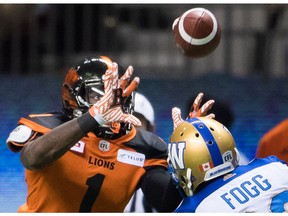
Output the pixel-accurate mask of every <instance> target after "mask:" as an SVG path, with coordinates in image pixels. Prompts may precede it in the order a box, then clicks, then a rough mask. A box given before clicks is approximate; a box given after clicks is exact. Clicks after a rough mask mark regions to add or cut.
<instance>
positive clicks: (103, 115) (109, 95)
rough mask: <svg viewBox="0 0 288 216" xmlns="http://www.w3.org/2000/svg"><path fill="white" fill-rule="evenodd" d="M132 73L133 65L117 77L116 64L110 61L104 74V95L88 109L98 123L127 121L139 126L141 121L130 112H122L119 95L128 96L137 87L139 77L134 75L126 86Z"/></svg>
mask: <svg viewBox="0 0 288 216" xmlns="http://www.w3.org/2000/svg"><path fill="white" fill-rule="evenodd" d="M132 74H133V67H132V66H129V67H128V69H127V70H126V72H125V74H124V75H123V76H122V77H121V78H120V79H118V64H117V63H116V62H113V63H112V68H111V69H108V70H107V71H106V73H105V75H104V78H103V81H104V92H105V93H104V95H103V97H102V98H101V99H100V100H99V101H98V102H97V103H95V104H94V105H93V106H92V107H91V108H90V109H89V113H90V115H91V116H92V117H93V118H94V119H95V120H96V121H97V122H98V123H99V124H100V125H106V124H108V123H112V122H127V123H131V124H133V125H135V126H141V121H140V120H139V119H138V118H136V117H135V116H133V115H132V114H127V113H124V112H123V110H122V105H123V104H122V100H121V97H127V96H130V94H131V93H132V92H133V91H134V90H135V89H136V88H137V87H138V85H139V82H140V79H139V77H135V78H134V79H133V80H132V82H131V83H130V84H129V85H128V87H126V84H127V83H128V81H129V80H130V78H131V76H132Z"/></svg>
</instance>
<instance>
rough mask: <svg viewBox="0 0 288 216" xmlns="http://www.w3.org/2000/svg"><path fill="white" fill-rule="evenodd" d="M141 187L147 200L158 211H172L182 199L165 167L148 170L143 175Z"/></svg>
mask: <svg viewBox="0 0 288 216" xmlns="http://www.w3.org/2000/svg"><path fill="white" fill-rule="evenodd" d="M141 189H142V191H143V193H144V196H145V198H146V200H147V201H148V202H149V203H150V204H151V205H152V206H153V207H154V208H156V210H157V211H158V212H172V211H174V210H175V209H176V208H177V206H178V205H179V204H180V202H181V200H182V197H181V195H180V193H179V191H178V190H177V189H176V186H175V185H174V184H173V182H172V179H171V176H170V174H169V173H168V171H167V170H165V169H164V168H163V167H161V168H160V167H159V168H154V169H152V170H150V171H148V172H147V173H146V175H145V176H144V177H143V181H142V185H141Z"/></svg>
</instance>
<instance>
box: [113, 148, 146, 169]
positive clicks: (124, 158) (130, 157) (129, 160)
mask: <svg viewBox="0 0 288 216" xmlns="http://www.w3.org/2000/svg"><path fill="white" fill-rule="evenodd" d="M117 161H119V162H122V163H126V164H130V165H134V166H139V167H143V166H144V162H145V155H144V154H141V153H138V152H132V151H127V150H124V149H119V150H118V153H117Z"/></svg>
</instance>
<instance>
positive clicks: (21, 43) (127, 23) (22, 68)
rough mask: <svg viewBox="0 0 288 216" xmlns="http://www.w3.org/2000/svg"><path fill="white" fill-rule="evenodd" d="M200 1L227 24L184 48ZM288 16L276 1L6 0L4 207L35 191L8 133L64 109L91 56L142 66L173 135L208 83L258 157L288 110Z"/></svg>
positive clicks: (0, 145) (1, 92) (0, 13)
mask: <svg viewBox="0 0 288 216" xmlns="http://www.w3.org/2000/svg"><path fill="white" fill-rule="evenodd" d="M192 7H206V8H207V9H209V10H211V11H212V12H213V13H214V14H215V16H216V17H217V18H218V21H219V22H220V24H221V27H222V40H221V43H220V45H219V47H218V48H217V50H216V51H215V52H214V53H212V54H211V55H210V56H208V57H205V58H203V59H189V58H186V57H184V56H182V55H181V54H180V52H179V51H178V50H177V49H176V46H175V44H174V40H173V35H172V32H171V25H172V22H173V21H174V19H175V18H176V17H177V16H179V15H180V14H181V13H183V12H184V11H186V10H187V9H189V8H192ZM287 16H288V12H287V8H286V5H272V4H265V5H264V4H263V5H262V4H255V5H253V4H249V5H245V4H241V5H234V4H229V5H224V4H218V5H217V4H206V5H200V4H197V5H196V4H195V5H193V4H191V5H188V4H185V5H178V4H174V5H168V4H154V5H149V4H135V5H130V4H122V5H114V4H93V5H81V4H77V5H76V4H75V5H71V4H57V5H52V4H49V5H48V4H26V5H24V4H13V5H7V4H2V5H0V18H1V20H2V24H1V26H0V125H1V126H0V191H1V195H0V212H15V211H16V210H17V208H18V206H19V205H21V204H22V203H23V202H25V195H26V186H25V180H24V169H23V167H22V165H21V163H20V161H19V153H16V154H15V153H12V152H10V151H9V150H8V148H7V146H6V143H5V142H6V139H7V137H8V135H9V133H10V131H12V130H13V129H14V128H15V127H16V124H17V121H18V120H19V118H21V117H22V116H25V115H27V114H30V113H41V112H46V111H50V110H53V109H60V93H61V84H62V80H63V77H64V74H65V72H66V70H67V69H68V68H69V66H71V65H72V64H74V63H76V62H77V61H78V60H79V59H82V58H83V57H85V56H97V55H99V54H104V55H108V56H110V57H112V58H114V60H116V61H118V62H120V64H122V65H123V66H124V67H127V66H128V65H129V64H131V65H133V66H134V69H135V74H137V75H138V76H140V78H141V83H140V86H139V89H138V91H139V92H141V93H144V94H145V95H146V96H147V97H148V98H149V99H150V100H151V103H152V104H153V106H154V109H155V115H156V133H157V134H158V135H159V136H161V137H162V138H163V139H164V140H165V141H167V142H168V141H169V135H170V134H171V132H172V121H171V108H172V107H174V106H178V107H180V108H181V109H182V116H183V118H184V117H185V114H186V112H187V106H186V105H187V102H188V101H190V100H191V98H194V97H195V96H196V95H197V93H199V92H200V91H202V92H204V94H205V93H206V94H209V95H212V96H213V97H214V98H215V99H216V103H217V100H219V101H222V102H225V103H226V104H227V105H228V106H229V107H230V108H231V110H232V112H233V114H234V122H233V124H232V126H231V128H230V129H231V132H232V134H233V135H234V138H235V140H236V143H237V145H238V148H239V150H240V151H241V152H242V153H244V154H245V155H246V156H247V157H248V158H249V159H252V158H253V157H254V155H255V151H256V147H257V144H258V141H259V139H260V138H261V136H262V135H263V134H264V133H265V132H266V131H268V130H269V129H270V128H272V127H273V126H274V125H275V124H277V123H279V122H280V121H282V120H283V119H285V118H287V116H288V109H287V107H288V85H287V83H288V76H287V75H288V64H287V57H288V43H287V42H286V40H287V36H288V34H287V33H288V32H287V30H288V24H287V22H285V18H287ZM286 20H287V19H286Z"/></svg>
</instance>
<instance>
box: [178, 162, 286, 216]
mask: <svg viewBox="0 0 288 216" xmlns="http://www.w3.org/2000/svg"><path fill="white" fill-rule="evenodd" d="M273 162H281V163H283V164H286V163H285V162H284V161H282V160H280V159H278V158H277V157H276V156H269V157H266V158H258V159H254V160H253V161H251V162H250V163H249V164H247V165H241V166H238V167H237V168H236V169H235V170H234V171H232V172H231V174H235V175H234V176H232V177H231V178H229V179H226V180H225V181H224V180H223V177H219V178H217V179H215V180H212V181H211V183H210V184H207V185H206V187H205V188H203V189H202V190H201V191H199V192H198V193H196V194H195V195H193V196H191V197H186V198H185V199H184V200H183V202H182V203H181V204H180V205H179V207H178V208H177V209H176V210H175V212H195V210H196V208H197V206H198V205H199V203H201V202H202V200H203V199H205V198H206V197H207V196H209V194H211V193H213V192H214V191H215V190H217V189H218V188H220V187H222V186H223V185H225V184H227V183H228V182H230V181H232V180H233V179H235V178H238V177H239V176H241V175H243V174H245V173H247V172H249V171H251V170H253V169H255V168H258V167H261V166H264V165H267V164H270V163H273Z"/></svg>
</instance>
